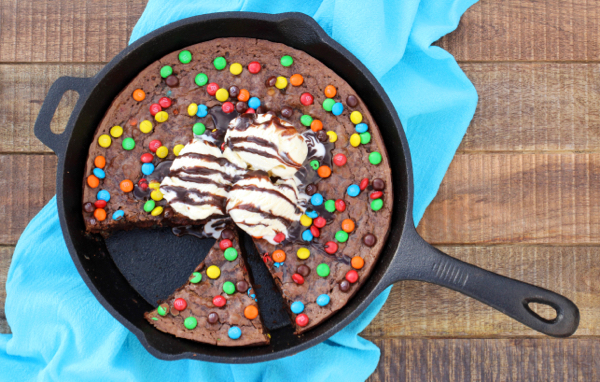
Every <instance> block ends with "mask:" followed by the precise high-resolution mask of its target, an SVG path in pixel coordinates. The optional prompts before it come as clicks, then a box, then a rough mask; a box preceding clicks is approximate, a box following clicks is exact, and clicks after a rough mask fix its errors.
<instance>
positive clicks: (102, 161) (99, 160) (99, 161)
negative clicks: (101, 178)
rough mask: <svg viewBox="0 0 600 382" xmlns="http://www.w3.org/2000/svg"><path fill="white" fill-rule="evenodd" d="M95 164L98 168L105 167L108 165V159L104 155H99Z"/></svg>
mask: <svg viewBox="0 0 600 382" xmlns="http://www.w3.org/2000/svg"><path fill="white" fill-rule="evenodd" d="M94 166H96V167H98V168H104V166H106V159H105V158H104V157H103V156H102V155H98V156H97V157H96V158H95V159H94Z"/></svg>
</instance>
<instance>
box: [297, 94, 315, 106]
mask: <svg viewBox="0 0 600 382" xmlns="http://www.w3.org/2000/svg"><path fill="white" fill-rule="evenodd" d="M314 100H315V98H314V97H313V96H312V94H310V93H302V94H301V95H300V103H301V104H302V105H304V106H310V105H312V104H313V101H314Z"/></svg>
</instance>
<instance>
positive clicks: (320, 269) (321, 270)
mask: <svg viewBox="0 0 600 382" xmlns="http://www.w3.org/2000/svg"><path fill="white" fill-rule="evenodd" d="M329 272H331V271H330V270H329V265H327V264H325V263H322V264H319V265H317V274H318V275H319V276H321V277H327V276H329Z"/></svg>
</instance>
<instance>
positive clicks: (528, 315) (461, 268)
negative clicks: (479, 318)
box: [405, 230, 579, 337]
mask: <svg viewBox="0 0 600 382" xmlns="http://www.w3.org/2000/svg"><path fill="white" fill-rule="evenodd" d="M409 241H410V245H409V246H408V249H409V250H410V251H411V253H410V254H407V256H408V257H410V261H407V262H405V264H411V265H407V266H408V268H409V269H408V274H407V276H408V277H407V279H413V280H420V281H426V282H430V283H433V284H438V285H442V286H444V287H446V288H450V289H453V290H455V291H458V292H461V293H463V294H465V295H467V296H470V297H473V298H475V299H477V300H479V301H481V302H483V303H484V304H487V305H489V306H491V307H493V308H495V309H497V310H499V311H500V312H502V313H504V314H506V315H508V316H510V317H512V318H514V319H515V320H517V321H519V322H521V323H522V324H524V325H527V326H529V327H530V328H532V329H534V330H537V331H538V332H541V333H544V334H547V335H549V336H553V337H568V336H570V335H572V334H573V333H575V331H576V330H577V326H578V325H579V309H578V308H577V306H576V305H575V304H574V303H573V302H572V301H571V300H569V299H567V298H566V297H563V296H561V295H559V294H557V293H554V292H551V291H549V290H547V289H543V288H540V287H537V286H534V285H531V284H527V283H524V282H522V281H518V280H514V279H510V278H508V277H504V276H501V275H499V274H496V273H493V272H489V271H486V270H484V269H481V268H478V267H476V266H474V265H471V264H467V263H465V262H462V261H460V260H458V259H455V258H453V257H451V256H448V255H447V254H445V253H443V252H442V251H440V250H438V249H437V248H435V247H433V246H431V245H430V244H429V243H427V242H426V241H425V240H424V239H423V238H421V236H420V235H419V234H418V233H417V232H416V230H414V231H413V237H412V240H409ZM529 303H539V304H545V305H549V306H550V307H552V308H553V309H554V310H555V311H556V317H555V318H554V319H552V320H548V319H545V318H543V317H541V316H539V315H538V314H537V313H535V312H534V311H533V310H532V309H531V308H530V307H529Z"/></svg>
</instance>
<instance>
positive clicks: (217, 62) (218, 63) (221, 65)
mask: <svg viewBox="0 0 600 382" xmlns="http://www.w3.org/2000/svg"><path fill="white" fill-rule="evenodd" d="M213 65H214V66H215V69H217V70H223V69H225V67H226V66H227V60H225V57H217V58H215V59H214V61H213Z"/></svg>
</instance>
